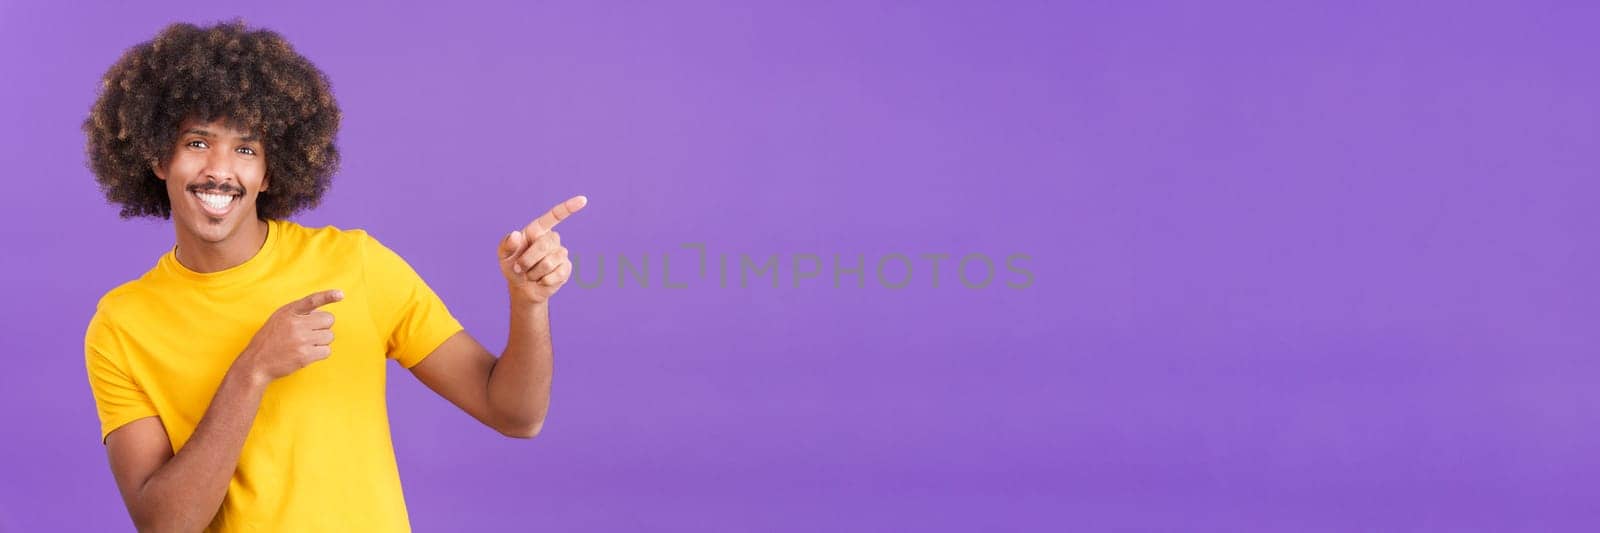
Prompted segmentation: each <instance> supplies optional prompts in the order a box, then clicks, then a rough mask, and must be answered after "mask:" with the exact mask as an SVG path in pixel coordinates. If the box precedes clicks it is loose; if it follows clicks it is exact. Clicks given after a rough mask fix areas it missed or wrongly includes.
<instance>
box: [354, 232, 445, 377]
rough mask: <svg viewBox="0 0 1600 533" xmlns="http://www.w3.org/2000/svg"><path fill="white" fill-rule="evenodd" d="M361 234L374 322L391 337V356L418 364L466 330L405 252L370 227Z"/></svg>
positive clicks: (389, 346)
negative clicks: (386, 243) (371, 232)
mask: <svg viewBox="0 0 1600 533" xmlns="http://www.w3.org/2000/svg"><path fill="white" fill-rule="evenodd" d="M361 236H362V259H363V264H364V267H363V268H365V273H366V282H367V283H366V284H367V291H369V292H368V294H367V301H368V302H369V304H370V305H371V306H372V319H373V322H374V323H375V324H376V326H377V328H378V333H379V334H380V335H384V336H385V338H386V339H387V343H388V345H387V350H388V356H389V358H391V359H394V360H396V361H399V362H400V365H401V366H404V367H406V368H411V367H413V366H416V365H417V363H421V362H422V360H423V359H424V358H426V357H428V354H431V353H433V350H434V349H436V348H438V347H439V345H441V344H444V341H445V339H448V338H450V336H452V335H455V334H456V333H457V332H459V331H461V330H462V327H461V323H460V322H459V321H457V320H456V318H455V316H453V315H451V314H450V310H449V309H447V308H445V305H444V301H442V300H440V299H439V296H438V295H437V294H434V292H433V289H432V288H429V287H428V284H427V283H425V282H423V281H422V277H421V276H419V275H417V272H416V271H415V270H413V269H412V268H411V265H409V264H407V263H406V261H405V259H402V258H401V257H400V254H397V253H395V252H394V251H393V250H390V249H389V248H388V247H386V246H384V245H383V243H381V242H378V239H376V238H374V237H372V236H371V235H368V234H366V233H365V232H362V235H361Z"/></svg>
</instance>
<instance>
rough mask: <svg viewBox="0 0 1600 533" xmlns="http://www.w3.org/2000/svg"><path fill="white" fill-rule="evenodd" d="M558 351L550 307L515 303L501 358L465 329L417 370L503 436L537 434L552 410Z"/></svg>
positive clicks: (415, 369) (414, 369)
mask: <svg viewBox="0 0 1600 533" xmlns="http://www.w3.org/2000/svg"><path fill="white" fill-rule="evenodd" d="M552 352H553V350H552V348H551V342H550V308H549V306H547V305H544V304H538V305H516V304H513V305H512V308H511V334H510V338H508V339H507V340H506V349H505V352H503V354H502V355H501V356H500V358H499V359H496V358H495V356H494V354H492V353H490V352H489V350H488V349H486V348H484V347H483V345H482V344H479V343H478V341H477V339H474V338H472V336H471V335H469V334H467V332H465V331H463V332H460V333H457V334H455V335H454V336H452V337H450V338H449V339H447V340H445V342H444V343H443V344H441V345H439V347H438V348H437V349H435V350H434V351H433V353H431V354H429V355H428V357H426V358H424V359H423V360H422V362H421V363H418V364H417V366H414V367H411V373H412V374H413V375H415V376H416V377H417V380H418V381H421V382H422V383H424V384H426V385H427V386H428V388H430V389H433V391H434V392H436V393H438V394H439V395H440V396H443V397H444V398H445V399H447V400H450V402H451V403H454V404H455V405H456V406H457V407H460V408H461V410H462V411H466V413H467V414H469V415H472V417H473V418H476V419H477V420H478V421H479V422H482V423H483V424H484V425H486V426H489V427H491V428H494V430H495V431H499V432H500V433H501V434H502V435H505V436H508V437H516V438H523V439H531V438H533V437H535V436H538V434H539V430H540V429H541V428H542V427H543V426H544V419H545V415H546V414H547V413H548V412H549V410H550V381H551V373H552V370H553V367H554V365H553V361H552V360H553V357H552Z"/></svg>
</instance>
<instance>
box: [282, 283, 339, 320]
mask: <svg viewBox="0 0 1600 533" xmlns="http://www.w3.org/2000/svg"><path fill="white" fill-rule="evenodd" d="M343 299H344V291H341V290H339V289H333V290H327V291H321V292H313V293H311V294H309V295H307V296H306V297H305V298H301V299H299V300H295V301H293V302H289V308H290V309H291V310H293V311H294V312H295V314H299V315H309V314H311V312H312V311H315V310H317V308H318V307H322V306H324V305H328V304H331V303H333V302H337V301H339V300H343Z"/></svg>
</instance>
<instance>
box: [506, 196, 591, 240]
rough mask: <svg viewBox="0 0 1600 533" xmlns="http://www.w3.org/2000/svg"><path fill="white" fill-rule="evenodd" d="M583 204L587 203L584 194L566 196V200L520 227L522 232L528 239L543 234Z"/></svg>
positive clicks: (579, 208) (587, 199) (587, 200)
mask: <svg viewBox="0 0 1600 533" xmlns="http://www.w3.org/2000/svg"><path fill="white" fill-rule="evenodd" d="M585 205H589V198H588V197H586V196H581V195H580V196H574V197H571V198H568V199H567V201H565V202H561V203H559V204H556V206H555V207H552V208H550V210H549V211H546V212H545V214H543V215H539V218H536V219H533V222H529V223H528V226H527V227H525V228H522V234H523V235H527V236H528V238H529V239H532V238H535V237H538V236H540V235H543V234H544V233H545V232H547V231H550V230H552V229H555V227H556V224H560V223H561V221H563V220H566V219H567V217H570V216H572V214H573V213H576V212H578V211H579V210H581V209H583V206H585Z"/></svg>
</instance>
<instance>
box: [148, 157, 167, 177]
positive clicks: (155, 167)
mask: <svg viewBox="0 0 1600 533" xmlns="http://www.w3.org/2000/svg"><path fill="white" fill-rule="evenodd" d="M150 171H151V172H155V173H156V179H159V180H161V181H167V169H165V168H161V162H160V161H155V160H152V161H150Z"/></svg>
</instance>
